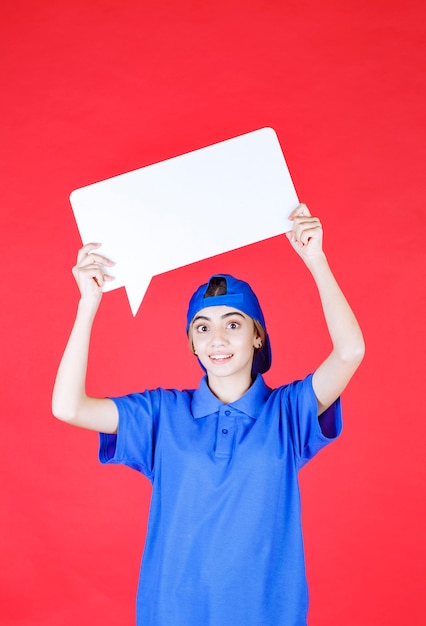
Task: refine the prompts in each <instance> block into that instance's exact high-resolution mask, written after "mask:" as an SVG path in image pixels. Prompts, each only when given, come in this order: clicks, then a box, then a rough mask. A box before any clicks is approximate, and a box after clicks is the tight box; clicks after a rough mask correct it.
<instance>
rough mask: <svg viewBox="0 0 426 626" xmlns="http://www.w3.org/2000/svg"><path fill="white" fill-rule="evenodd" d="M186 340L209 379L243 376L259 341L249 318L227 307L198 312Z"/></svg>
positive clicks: (207, 308)
mask: <svg viewBox="0 0 426 626" xmlns="http://www.w3.org/2000/svg"><path fill="white" fill-rule="evenodd" d="M189 339H190V341H191V340H192V346H193V351H194V353H195V354H196V355H197V356H198V358H199V360H200V362H201V364H202V365H203V366H204V368H205V369H206V371H207V374H208V375H209V376H217V377H224V376H235V375H244V376H245V375H247V377H248V378H250V377H251V368H252V363H253V356H254V350H255V348H258V347H259V344H260V337H259V334H258V332H257V330H256V328H255V325H254V322H253V320H252V318H251V317H249V316H248V315H246V314H245V313H243V312H242V311H239V310H238V309H234V308H231V307H228V306H211V307H206V308H205V309H202V310H201V311H199V312H198V313H197V314H196V315H195V317H194V319H193V320H192V322H191V326H190V330H189Z"/></svg>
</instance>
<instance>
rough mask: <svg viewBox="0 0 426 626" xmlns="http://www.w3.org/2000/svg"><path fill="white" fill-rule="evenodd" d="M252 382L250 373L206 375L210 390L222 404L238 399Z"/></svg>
mask: <svg viewBox="0 0 426 626" xmlns="http://www.w3.org/2000/svg"><path fill="white" fill-rule="evenodd" d="M252 382H253V381H252V378H251V376H250V375H249V376H247V375H241V376H224V377H216V376H208V377H207V383H208V386H209V389H210V391H211V392H212V393H214V395H215V396H216V398H219V400H220V401H221V402H223V403H224V404H230V403H231V402H236V400H239V399H240V398H241V397H242V396H243V395H244V394H245V393H246V392H247V391H248V389H250V387H251V384H252Z"/></svg>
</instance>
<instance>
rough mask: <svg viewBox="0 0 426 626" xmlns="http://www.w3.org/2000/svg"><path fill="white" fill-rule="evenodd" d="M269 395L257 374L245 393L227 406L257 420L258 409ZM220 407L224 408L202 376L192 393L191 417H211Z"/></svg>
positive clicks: (259, 375) (205, 378) (261, 378)
mask: <svg viewBox="0 0 426 626" xmlns="http://www.w3.org/2000/svg"><path fill="white" fill-rule="evenodd" d="M270 394H271V389H270V388H269V387H268V386H267V385H266V384H265V381H264V380H263V377H262V376H261V374H258V375H257V376H256V378H255V381H254V383H253V384H252V385H251V387H250V388H249V389H248V390H247V391H246V393H245V394H244V395H243V396H242V397H241V398H239V399H238V400H236V401H235V402H231V403H230V404H229V406H230V407H232V408H234V409H237V410H238V411H241V412H242V413H245V414H246V415H249V416H250V417H253V418H254V419H257V417H258V415H259V410H260V408H261V407H262V406H263V404H264V403H265V402H266V400H267V399H268V397H269V396H270ZM221 406H224V403H223V402H221V401H220V400H219V398H216V396H215V395H214V393H212V391H211V390H210V389H209V386H208V384H207V376H204V377H203V378H202V379H201V381H200V385H199V387H198V389H196V390H195V391H194V395H193V396H192V401H191V412H192V416H193V417H195V418H196V419H198V418H200V417H206V416H207V415H212V414H214V413H217V412H218V411H219V409H220V407H221Z"/></svg>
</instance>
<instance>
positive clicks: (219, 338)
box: [211, 329, 226, 346]
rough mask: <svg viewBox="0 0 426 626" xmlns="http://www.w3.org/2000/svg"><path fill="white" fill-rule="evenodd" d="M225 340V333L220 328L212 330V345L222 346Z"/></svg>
mask: <svg viewBox="0 0 426 626" xmlns="http://www.w3.org/2000/svg"><path fill="white" fill-rule="evenodd" d="M225 341H226V339H225V334H224V332H223V331H222V330H221V329H217V330H214V331H213V333H212V335H211V343H212V345H213V346H223V345H224V343H225Z"/></svg>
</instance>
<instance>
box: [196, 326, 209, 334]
mask: <svg viewBox="0 0 426 626" xmlns="http://www.w3.org/2000/svg"><path fill="white" fill-rule="evenodd" d="M196 330H197V333H205V332H207V330H208V327H207V326H206V325H205V324H200V326H197V328H196Z"/></svg>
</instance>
